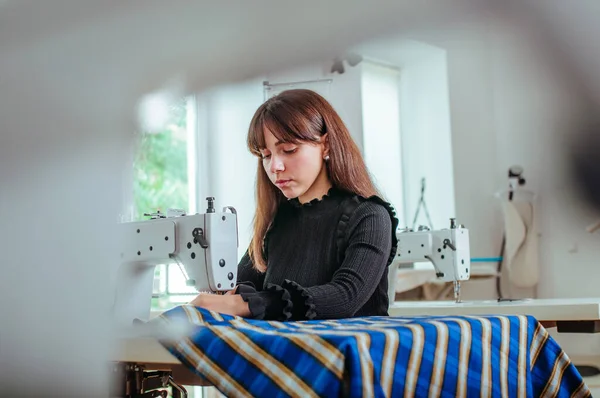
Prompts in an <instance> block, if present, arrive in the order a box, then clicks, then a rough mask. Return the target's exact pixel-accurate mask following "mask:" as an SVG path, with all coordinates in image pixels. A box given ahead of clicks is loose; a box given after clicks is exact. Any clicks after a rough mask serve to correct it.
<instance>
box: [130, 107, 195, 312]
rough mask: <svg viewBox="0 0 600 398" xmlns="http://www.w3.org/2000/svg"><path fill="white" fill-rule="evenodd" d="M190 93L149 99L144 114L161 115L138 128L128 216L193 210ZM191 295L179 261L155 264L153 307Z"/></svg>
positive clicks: (160, 307)
mask: <svg viewBox="0 0 600 398" xmlns="http://www.w3.org/2000/svg"><path fill="white" fill-rule="evenodd" d="M193 102H194V99H193V98H179V99H175V100H173V101H169V102H168V103H164V102H161V101H157V102H155V103H152V104H150V106H149V108H148V109H147V112H145V114H147V115H148V116H146V118H150V117H157V116H159V115H160V116H161V117H160V120H156V121H148V120H146V122H149V123H144V125H149V124H154V126H153V127H154V128H152V129H150V128H147V129H145V130H143V131H141V132H140V134H139V140H138V147H137V148H136V153H135V158H134V164H133V169H134V178H133V208H132V219H133V220H135V221H139V220H145V219H148V217H147V216H144V214H148V213H154V212H157V211H160V212H162V213H166V211H167V209H169V208H176V209H183V210H185V211H186V212H192V211H195V209H194V207H195V206H194V202H195V200H194V197H195V195H194V191H195V189H194V174H195V172H194V167H190V165H193V164H194V163H195V159H194V157H195V154H194V151H193V150H191V151H190V150H189V149H190V147H193V145H192V144H193V138H192V137H193V134H194V131H192V130H193V123H190V120H192V117H193V114H192V113H193V112H194V107H193V106H192V105H193ZM190 295H195V289H194V288H193V287H189V286H187V285H186V280H185V278H184V274H183V272H182V271H181V269H180V267H179V265H178V264H163V265H159V266H157V267H156V269H155V280H154V297H153V300H152V310H164V309H168V308H171V307H172V306H173V305H175V304H177V303H180V302H185V301H188V300H189V299H190Z"/></svg>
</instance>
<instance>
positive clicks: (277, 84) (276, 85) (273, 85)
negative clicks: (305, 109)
mask: <svg viewBox="0 0 600 398" xmlns="http://www.w3.org/2000/svg"><path fill="white" fill-rule="evenodd" d="M308 83H333V79H316V80H303V81H296V82H287V83H269V81H268V80H265V81H263V86H268V87H278V86H293V85H295V84H308Z"/></svg>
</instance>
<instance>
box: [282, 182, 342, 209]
mask: <svg viewBox="0 0 600 398" xmlns="http://www.w3.org/2000/svg"><path fill="white" fill-rule="evenodd" d="M337 193H339V190H338V189H337V188H335V187H331V188H329V191H327V193H326V194H325V195H323V197H322V198H320V199H319V198H314V199H313V200H311V201H310V202H306V203H300V200H299V199H298V198H293V199H289V200H288V203H289V204H290V205H292V206H293V207H295V208H297V209H305V208H309V207H315V206H317V205H318V204H319V203H322V202H326V201H327V200H329V199H331V198H333V197H335V196H336V194H337Z"/></svg>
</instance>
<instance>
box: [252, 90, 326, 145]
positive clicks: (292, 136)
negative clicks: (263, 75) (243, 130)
mask: <svg viewBox="0 0 600 398" xmlns="http://www.w3.org/2000/svg"><path fill="white" fill-rule="evenodd" d="M263 105H266V103H265V104H263ZM270 105H271V106H269V107H267V106H264V107H263V108H262V109H261V110H260V111H259V112H257V114H256V116H255V117H254V119H253V121H252V123H251V126H250V132H249V135H248V149H249V150H250V152H252V153H253V154H254V155H256V156H260V151H261V150H262V149H265V148H266V146H267V144H266V141H265V132H266V131H269V132H270V133H271V134H273V135H274V136H275V138H277V140H278V141H280V142H289V143H294V144H298V143H300V142H316V141H318V140H319V136H320V129H315V124H314V122H313V120H312V119H313V117H311V116H313V115H305V114H303V113H302V112H298V109H288V106H287V104H284V103H281V102H280V103H278V104H270ZM274 105H275V106H274Z"/></svg>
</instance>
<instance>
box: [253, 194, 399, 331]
mask: <svg viewBox="0 0 600 398" xmlns="http://www.w3.org/2000/svg"><path fill="white" fill-rule="evenodd" d="M396 224H397V219H396V218H395V217H394V215H393V212H392V210H391V208H390V211H388V209H386V207H385V206H383V205H382V204H379V203H375V202H373V201H365V202H363V203H361V204H360V205H359V206H358V207H357V209H356V210H355V211H354V213H353V215H352V217H351V219H350V220H349V223H348V226H347V229H346V242H347V248H346V250H345V253H344V254H345V255H344V260H343V262H342V264H341V265H340V267H339V269H338V270H337V271H336V272H335V273H334V275H333V277H332V280H331V281H330V282H328V283H326V284H323V285H318V286H312V287H302V286H300V285H298V284H297V283H295V282H294V281H289V280H286V281H285V282H284V283H283V284H282V285H281V286H277V285H268V286H266V287H265V290H264V291H262V292H247V293H245V294H244V293H242V296H243V297H244V298H245V299H246V300H250V301H251V305H250V308H251V309H252V313H253V315H255V316H256V315H258V316H259V317H262V318H265V319H278V320H289V319H292V320H300V319H307V318H308V319H314V318H317V319H333V318H348V317H352V316H354V315H355V314H356V312H357V311H358V310H359V309H360V308H361V307H362V306H364V305H365V303H366V302H367V301H368V300H369V298H370V297H371V296H372V295H373V293H374V292H375V289H376V288H377V286H378V285H379V283H380V282H381V278H382V277H383V274H384V272H385V269H386V267H387V265H388V262H389V260H390V257H391V256H393V255H394V254H392V253H391V251H392V246H393V239H394V236H393V233H394V232H393V230H394V225H396ZM306 267H307V268H311V269H312V268H318V267H319V264H306ZM261 310H262V311H261Z"/></svg>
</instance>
